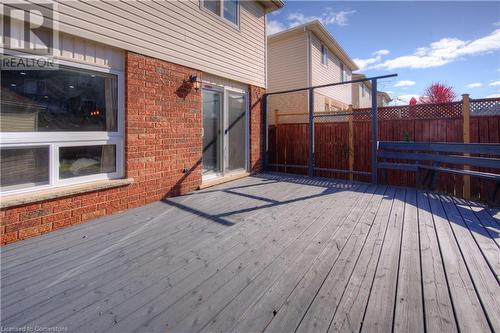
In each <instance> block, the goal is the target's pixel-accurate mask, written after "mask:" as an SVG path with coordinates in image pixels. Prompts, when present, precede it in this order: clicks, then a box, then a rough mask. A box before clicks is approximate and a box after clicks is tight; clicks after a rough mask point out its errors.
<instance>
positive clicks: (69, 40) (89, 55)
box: [10, 20, 124, 71]
mask: <svg viewBox="0 0 500 333" xmlns="http://www.w3.org/2000/svg"><path fill="white" fill-rule="evenodd" d="M23 39H24V37H23V25H22V23H21V22H20V21H15V20H12V23H11V41H10V43H11V45H10V46H12V47H14V48H15V47H19V46H21V45H22V43H23ZM36 45H37V47H39V48H41V47H43V46H42V44H38V43H37V44H36ZM54 57H55V58H56V59H62V60H67V61H71V62H78V63H82V64H87V65H93V66H98V67H102V68H106V69H112V70H117V71H123V69H124V54H123V51H122V50H120V49H117V48H114V47H112V46H109V45H105V44H101V43H98V42H94V41H91V40H86V39H83V38H79V37H75V36H72V35H68V34H64V33H60V34H59V43H58V45H57V46H56V48H55V50H54Z"/></svg>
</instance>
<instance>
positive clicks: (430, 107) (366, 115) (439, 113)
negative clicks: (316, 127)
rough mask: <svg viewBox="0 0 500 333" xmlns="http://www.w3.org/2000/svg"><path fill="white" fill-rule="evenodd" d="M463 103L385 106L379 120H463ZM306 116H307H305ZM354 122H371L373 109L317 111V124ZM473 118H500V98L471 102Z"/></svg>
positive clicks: (379, 114)
mask: <svg viewBox="0 0 500 333" xmlns="http://www.w3.org/2000/svg"><path fill="white" fill-rule="evenodd" d="M462 103H463V102H462V101H459V102H452V103H440V104H416V105H400V106H384V107H379V108H378V119H379V120H398V119H403V120H404V119H450V118H461V117H462V107H463V104H462ZM304 114H305V113H304ZM305 115H306V114H305ZM351 115H352V118H353V120H354V121H369V120H371V108H362V109H354V110H352V112H347V111H328V112H326V111H322V112H319V111H316V112H315V119H314V121H315V122H316V123H330V122H345V121H348V120H349V118H350V116H351ZM470 115H471V116H477V117H480V116H500V98H484V99H471V100H470Z"/></svg>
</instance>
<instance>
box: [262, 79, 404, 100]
mask: <svg viewBox="0 0 500 333" xmlns="http://www.w3.org/2000/svg"><path fill="white" fill-rule="evenodd" d="M395 76H398V74H388V75H380V76H373V77H368V78H365V79H357V80H351V81H344V82H335V83H328V84H322V85H319V86H312V87H305V88H297V89H290V90H283V91H276V92H271V93H266V94H264V96H272V95H278V94H287V93H292V92H298V91H303V90H309V89H316V88H326V87H332V86H339V85H343V84H349V83H357V82H364V81H371V80H378V79H386V78H389V77H395Z"/></svg>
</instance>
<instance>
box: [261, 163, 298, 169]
mask: <svg viewBox="0 0 500 333" xmlns="http://www.w3.org/2000/svg"><path fill="white" fill-rule="evenodd" d="M268 166H273V167H286V168H304V169H307V168H308V166H307V165H297V164H272V163H269V164H268Z"/></svg>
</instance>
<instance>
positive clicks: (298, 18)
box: [287, 8, 356, 27]
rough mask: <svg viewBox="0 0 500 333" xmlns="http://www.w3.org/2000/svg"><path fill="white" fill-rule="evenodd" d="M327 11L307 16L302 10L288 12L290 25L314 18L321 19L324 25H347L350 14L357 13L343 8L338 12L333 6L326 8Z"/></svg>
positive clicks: (293, 25)
mask: <svg viewBox="0 0 500 333" xmlns="http://www.w3.org/2000/svg"><path fill="white" fill-rule="evenodd" d="M325 10H326V12H325V13H323V14H321V15H320V16H316V15H312V16H305V15H304V14H303V13H301V12H295V13H290V14H288V17H287V19H288V21H289V26H290V27H295V26H297V25H301V24H304V23H307V22H311V21H314V20H318V21H320V22H321V23H322V24H323V25H329V24H335V25H338V26H346V25H347V23H348V21H349V15H352V14H354V13H356V11H355V10H343V11H339V12H336V11H334V10H333V9H331V8H326V9H325Z"/></svg>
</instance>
